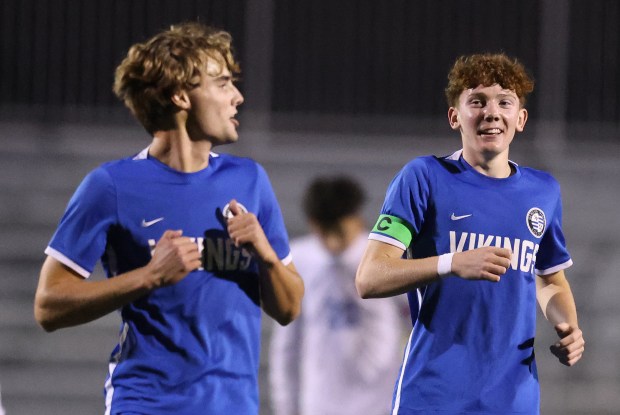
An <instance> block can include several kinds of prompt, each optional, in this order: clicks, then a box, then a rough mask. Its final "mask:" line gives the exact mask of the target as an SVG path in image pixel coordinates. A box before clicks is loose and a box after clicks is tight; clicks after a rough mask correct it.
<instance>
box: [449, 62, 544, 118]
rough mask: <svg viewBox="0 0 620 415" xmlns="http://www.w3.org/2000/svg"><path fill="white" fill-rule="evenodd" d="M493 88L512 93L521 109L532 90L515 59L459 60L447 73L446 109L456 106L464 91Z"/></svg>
mask: <svg viewBox="0 0 620 415" xmlns="http://www.w3.org/2000/svg"><path fill="white" fill-rule="evenodd" d="M495 84H498V85H500V86H501V87H502V88H505V89H509V90H511V91H514V92H515V94H517V97H519V102H520V105H521V107H524V106H525V102H526V98H527V95H528V94H529V93H530V92H532V91H533V90H534V81H533V80H532V78H530V76H529V75H528V74H527V72H526V71H525V67H524V66H523V65H522V64H521V63H520V62H519V61H518V60H517V59H514V58H509V57H508V56H506V55H505V54H503V53H495V54H492V53H486V54H474V55H469V56H461V57H459V58H458V59H457V60H456V62H455V63H454V66H452V69H451V70H450V72H449V73H448V86H447V87H446V90H445V92H446V99H447V101H448V105H449V106H451V107H455V106H457V104H458V101H459V97H460V95H461V93H462V92H463V91H465V90H466V89H470V88H476V87H477V86H479V85H484V86H491V85H495Z"/></svg>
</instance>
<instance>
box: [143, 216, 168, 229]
mask: <svg viewBox="0 0 620 415" xmlns="http://www.w3.org/2000/svg"><path fill="white" fill-rule="evenodd" d="M162 220H164V218H163V217H162V218H157V219H153V220H150V221H148V222H147V221H146V219H142V227H143V228H148V227H149V226H151V225H155V224H156V223H157V222H161V221H162Z"/></svg>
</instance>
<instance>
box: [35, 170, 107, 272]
mask: <svg viewBox="0 0 620 415" xmlns="http://www.w3.org/2000/svg"><path fill="white" fill-rule="evenodd" d="M116 212H117V209H116V192H115V190H114V185H113V183H112V179H111V177H110V175H109V174H108V173H107V172H106V171H105V169H103V168H99V169H97V170H94V171H92V172H91V173H89V174H88V175H87V176H86V177H85V178H84V180H83V181H82V183H81V184H80V185H79V186H78V188H77V190H76V191H75V193H74V194H73V196H72V197H71V200H70V201H69V204H68V206H67V209H66V210H65V213H64V215H63V216H62V218H61V220H60V223H59V225H58V228H57V229H56V232H55V233H54V235H53V236H52V239H51V241H50V243H49V245H48V247H47V249H46V250H45V253H46V254H47V255H49V256H51V257H53V258H54V259H56V260H58V261H59V262H61V263H63V264H64V265H66V266H68V267H69V268H71V269H73V270H74V271H76V272H77V273H78V274H80V275H82V276H83V277H85V278H87V277H88V276H90V274H91V273H92V272H93V269H94V267H95V265H96V264H97V261H98V260H99V259H100V258H101V256H102V255H103V253H104V251H105V247H106V239H107V231H108V229H109V227H110V225H111V224H113V223H115V222H116Z"/></svg>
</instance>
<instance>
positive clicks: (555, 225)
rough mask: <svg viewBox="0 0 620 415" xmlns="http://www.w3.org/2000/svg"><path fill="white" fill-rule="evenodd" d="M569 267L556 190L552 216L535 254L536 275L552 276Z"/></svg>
mask: <svg viewBox="0 0 620 415" xmlns="http://www.w3.org/2000/svg"><path fill="white" fill-rule="evenodd" d="M571 265H573V261H572V259H571V257H570V254H569V253H568V250H567V248H566V241H565V239H564V233H563V232H562V201H561V197H560V193H559V189H558V199H557V203H556V206H555V210H554V212H553V216H552V217H551V220H550V221H549V223H548V228H547V230H546V231H545V233H544V234H543V237H542V239H541V241H540V247H539V249H538V253H537V254H536V274H538V275H547V274H553V273H554V272H557V271H560V270H563V269H566V268H568V267H570V266H571Z"/></svg>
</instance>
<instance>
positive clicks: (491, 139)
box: [448, 84, 527, 157]
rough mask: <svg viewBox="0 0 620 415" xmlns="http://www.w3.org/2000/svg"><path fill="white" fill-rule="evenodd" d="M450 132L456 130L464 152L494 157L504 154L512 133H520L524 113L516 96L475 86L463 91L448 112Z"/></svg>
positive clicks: (499, 89)
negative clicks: (458, 132) (459, 133)
mask: <svg viewBox="0 0 620 415" xmlns="http://www.w3.org/2000/svg"><path fill="white" fill-rule="evenodd" d="M448 120H449V121H450V126H451V127H452V129H454V130H460V132H461V137H462V139H463V147H464V149H465V150H466V151H468V152H474V153H476V154H479V155H482V156H491V157H492V156H494V155H497V154H500V153H503V152H507V151H508V146H509V145H510V143H511V142H512V139H513V138H514V136H515V133H516V132H521V131H523V128H524V127H525V122H526V121H527V111H526V110H525V109H524V108H521V106H520V103H519V98H518V97H517V95H516V94H515V93H514V92H513V91H511V90H508V89H503V88H502V87H501V86H500V85H497V84H495V85H492V86H482V85H480V86H478V87H476V88H472V89H467V90H465V91H463V92H462V93H461V95H460V97H459V102H458V105H457V106H456V107H450V109H449V110H448Z"/></svg>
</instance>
